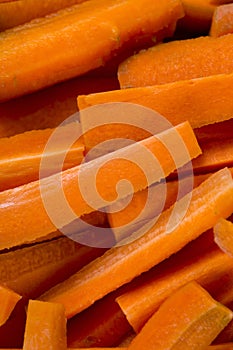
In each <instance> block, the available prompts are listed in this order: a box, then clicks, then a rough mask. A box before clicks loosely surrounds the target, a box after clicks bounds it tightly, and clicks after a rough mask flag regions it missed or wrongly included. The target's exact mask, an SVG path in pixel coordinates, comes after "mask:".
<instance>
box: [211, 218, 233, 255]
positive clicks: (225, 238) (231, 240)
mask: <svg viewBox="0 0 233 350" xmlns="http://www.w3.org/2000/svg"><path fill="white" fill-rule="evenodd" d="M214 234H215V235H214V240H215V242H216V243H217V244H218V246H219V247H220V248H221V249H222V250H223V251H224V252H225V253H227V254H229V255H230V256H231V257H233V223H232V222H231V221H228V220H224V219H220V220H219V222H218V223H217V224H216V225H215V227H214Z"/></svg>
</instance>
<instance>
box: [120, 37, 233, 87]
mask: <svg viewBox="0 0 233 350" xmlns="http://www.w3.org/2000/svg"><path fill="white" fill-rule="evenodd" d="M166 57H169V60H166V59H165V58H166ZM223 62H224V64H223ZM141 67H143V69H141ZM232 72H233V34H229V35H226V36H222V37H219V38H212V37H199V38H196V39H188V40H180V41H173V42H170V43H166V44H160V45H157V46H154V47H152V48H150V49H148V50H146V51H142V52H140V53H139V54H137V55H134V56H131V57H129V58H128V59H126V60H125V61H124V62H122V63H121V64H120V66H119V69H118V79H119V81H120V86H121V88H128V87H139V86H147V85H155V84H165V83H170V82H175V81H178V80H186V79H193V78H200V77H205V76H210V75H215V74H229V73H232Z"/></svg>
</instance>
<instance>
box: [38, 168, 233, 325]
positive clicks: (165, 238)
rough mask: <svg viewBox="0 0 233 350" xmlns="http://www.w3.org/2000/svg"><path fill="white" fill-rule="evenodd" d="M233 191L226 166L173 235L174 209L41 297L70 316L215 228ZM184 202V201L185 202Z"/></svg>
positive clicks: (232, 203)
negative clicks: (60, 306)
mask: <svg viewBox="0 0 233 350" xmlns="http://www.w3.org/2000/svg"><path fill="white" fill-rule="evenodd" d="M232 193H233V180H232V176H231V173H230V172H229V170H228V169H223V170H221V171H219V172H218V173H216V174H214V175H212V176H210V177H209V178H208V179H207V180H206V181H205V182H203V183H202V184H201V185H200V186H199V187H197V188H196V189H194V191H193V195H192V200H191V202H190V205H189V208H188V210H187V212H186V214H185V215H184V218H183V220H182V222H181V223H180V224H178V225H177V226H176V227H175V228H174V227H173V229H171V232H170V233H169V234H168V233H167V224H168V221H169V219H170V216H171V213H172V210H173V207H171V208H170V209H168V210H167V211H165V212H163V213H162V214H161V216H160V217H159V219H158V221H157V222H156V224H155V225H154V227H152V228H151V229H150V230H149V231H148V232H147V233H145V234H144V236H142V237H140V238H138V239H137V240H136V241H133V242H131V243H129V244H126V245H122V246H120V247H116V248H111V249H110V250H108V251H107V252H106V253H105V254H104V255H102V257H100V258H98V259H96V260H95V262H94V263H90V264H88V265H86V267H84V268H83V269H81V270H80V271H79V272H78V273H77V274H74V275H73V276H72V277H71V278H69V279H68V280H66V281H64V282H63V283H61V284H60V285H57V286H56V287H54V288H52V289H51V290H50V291H48V292H46V293H45V294H44V295H43V296H42V297H41V299H42V300H46V301H54V302H60V303H62V304H64V306H65V309H66V315H67V317H68V318H69V317H72V316H73V315H75V314H76V313H78V312H80V311H82V310H84V309H85V308H87V307H88V306H90V305H91V304H92V303H93V302H94V301H95V300H98V299H100V298H102V297H103V296H104V295H106V294H107V293H109V292H110V291H112V290H114V289H116V288H117V287H119V286H121V285H123V284H125V283H127V282H129V281H131V280H132V279H133V278H134V277H136V276H138V275H140V274H141V273H142V272H144V271H147V270H149V269H150V268H151V267H153V266H155V265H156V264H158V263H159V262H161V261H163V260H164V259H166V258H168V257H169V256H170V255H172V254H173V253H175V252H177V251H179V250H180V249H181V248H182V247H184V246H185V245H186V244H187V243H188V242H190V241H191V240H193V239H195V238H197V237H198V236H200V235H201V234H202V233H203V232H204V231H206V230H208V229H209V228H211V227H213V226H214V224H215V223H216V222H217V220H218V218H220V217H221V216H223V217H227V216H229V215H230V214H231V212H232V210H233V196H232ZM178 203H179V204H181V203H182V204H183V200H181V201H179V202H178ZM197 208H198V210H197ZM193 222H195V225H193ZM122 257H124V259H123V258H122ZM103 266H104V268H103ZM122 271H124V273H122ZM94 286H95V287H94ZM97 286H98V288H97ZM90 291H91V292H90ZM75 300H76V301H77V302H75Z"/></svg>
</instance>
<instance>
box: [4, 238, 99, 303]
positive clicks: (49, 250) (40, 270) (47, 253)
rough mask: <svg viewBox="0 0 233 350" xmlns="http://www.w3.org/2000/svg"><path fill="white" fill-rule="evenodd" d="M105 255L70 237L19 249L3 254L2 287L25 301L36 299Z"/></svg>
mask: <svg viewBox="0 0 233 350" xmlns="http://www.w3.org/2000/svg"><path fill="white" fill-rule="evenodd" d="M103 252H104V250H103V249H100V248H99V249H97V248H91V247H86V246H82V245H80V244H78V243H76V242H74V241H72V240H70V239H68V238H67V237H60V238H57V239H55V240H51V241H45V242H41V243H40V244H34V245H32V246H29V247H24V248H22V247H18V248H17V249H15V250H14V251H10V252H4V253H1V254H0V283H1V284H3V285H5V286H7V287H8V288H11V289H13V290H14V291H16V292H17V293H19V294H20V295H22V296H24V297H26V298H36V297H37V296H39V295H40V294H42V293H44V292H45V291H46V290H47V289H49V288H51V287H53V286H54V285H56V284H57V283H60V282H61V281H63V280H64V279H66V278H68V277H69V276H71V275H72V274H73V273H75V272H77V271H78V270H79V269H80V268H81V267H83V266H84V265H85V264H87V263H89V262H90V261H91V260H94V259H95V258H97V257H98V256H100V255H101V254H103Z"/></svg>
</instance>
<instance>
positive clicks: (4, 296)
mask: <svg viewBox="0 0 233 350" xmlns="http://www.w3.org/2000/svg"><path fill="white" fill-rule="evenodd" d="M21 298H22V297H21V295H19V294H17V293H15V292H14V291H13V290H10V289H8V288H6V287H4V286H0V302H1V312H0V326H2V325H3V324H4V323H5V322H6V321H7V320H8V318H9V317H10V314H11V313H12V311H13V309H14V308H15V305H16V304H17V302H18V301H19V300H20V299H21Z"/></svg>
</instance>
